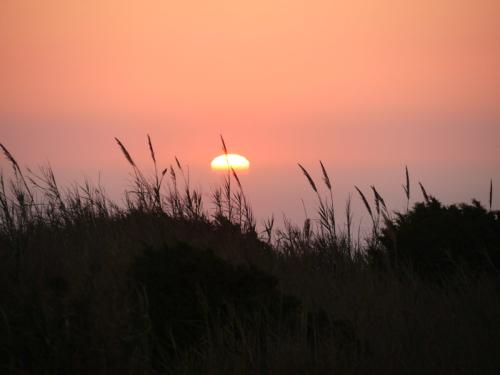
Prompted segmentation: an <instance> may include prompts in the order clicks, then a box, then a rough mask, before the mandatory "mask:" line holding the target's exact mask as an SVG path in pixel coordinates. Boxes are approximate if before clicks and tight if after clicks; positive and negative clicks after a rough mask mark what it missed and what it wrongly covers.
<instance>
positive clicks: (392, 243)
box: [372, 197, 500, 280]
mask: <svg viewBox="0 0 500 375" xmlns="http://www.w3.org/2000/svg"><path fill="white" fill-rule="evenodd" d="M380 240H381V244H382V249H379V253H378V254H377V253H375V255H378V256H379V257H380V255H381V254H384V255H386V256H388V258H389V260H390V262H391V264H393V265H403V266H405V267H411V268H413V269H414V270H415V271H416V272H417V273H418V274H419V275H420V276H422V277H424V278H427V279H433V280H439V279H443V278H447V277H450V276H453V275H455V274H456V272H457V271H460V270H463V269H467V270H468V271H471V272H472V273H474V274H481V273H483V272H493V273H497V272H498V269H499V267H500V212H499V211H487V210H486V209H485V208H484V207H483V206H481V204H480V203H479V202H478V201H476V200H473V201H472V204H466V203H463V204H460V205H450V206H445V205H443V204H442V203H441V202H439V201H438V200H437V199H436V198H433V197H431V198H429V200H428V201H427V202H425V203H417V204H415V206H414V207H413V209H411V210H410V211H408V212H407V213H397V214H396V218H395V219H394V220H393V221H392V222H390V223H389V224H388V225H386V227H385V228H384V229H383V231H382V234H381V236H380ZM373 255H374V254H373V252H372V256H373ZM379 260H380V259H379Z"/></svg>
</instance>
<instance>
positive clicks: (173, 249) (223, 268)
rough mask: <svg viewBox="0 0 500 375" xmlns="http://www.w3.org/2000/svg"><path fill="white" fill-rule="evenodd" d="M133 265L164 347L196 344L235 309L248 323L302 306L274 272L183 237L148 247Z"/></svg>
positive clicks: (159, 346)
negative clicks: (283, 290)
mask: <svg viewBox="0 0 500 375" xmlns="http://www.w3.org/2000/svg"><path fill="white" fill-rule="evenodd" d="M134 269H135V279H136V280H137V281H138V282H139V283H141V284H142V285H143V286H144V287H145V291H146V294H147V298H148V304H149V307H148V313H149V317H150V320H151V325H152V329H153V339H154V342H155V345H156V347H157V349H159V350H161V351H162V352H165V351H167V352H169V351H172V350H177V349H185V348H188V347H192V346H193V345H196V344H197V343H198V342H200V341H202V340H203V339H205V337H204V335H205V334H206V333H207V329H209V325H210V324H212V323H215V324H217V325H218V324H220V323H221V322H224V321H225V320H227V319H229V317H230V315H231V314H233V315H232V316H237V317H238V319H240V320H241V321H240V323H242V324H244V322H245V319H247V318H248V319H251V318H252V317H253V316H254V315H255V314H257V313H262V314H265V315H267V316H268V318H270V319H273V318H275V319H281V318H283V317H285V316H286V315H290V313H291V312H293V311H298V308H299V306H300V304H299V302H298V300H296V299H295V298H293V297H290V296H286V295H284V294H282V293H280V292H279V291H278V289H277V280H276V279H275V278H274V277H273V276H270V275H268V274H266V273H264V272H262V271H259V270H257V269H256V268H255V267H252V266H248V265H238V266H234V265H232V264H230V263H228V262H226V261H224V260H222V259H221V258H219V257H217V256H216V255H214V253H213V252H212V251H210V250H200V249H195V248H193V247H190V246H188V245H186V244H184V243H180V244H178V245H177V246H170V247H167V246H165V247H163V248H160V249H148V250H146V251H145V252H144V255H141V256H140V257H139V258H138V259H137V261H136V265H135V267H134Z"/></svg>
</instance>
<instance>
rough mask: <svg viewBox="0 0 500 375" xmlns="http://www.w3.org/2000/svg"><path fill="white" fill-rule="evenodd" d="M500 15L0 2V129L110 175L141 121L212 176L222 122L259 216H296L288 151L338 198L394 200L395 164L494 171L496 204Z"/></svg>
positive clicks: (405, 7)
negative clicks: (357, 191)
mask: <svg viewBox="0 0 500 375" xmlns="http://www.w3.org/2000/svg"><path fill="white" fill-rule="evenodd" d="M498 20H500V2H499V1H498V0H491V1H490V0H476V1H460V0H458V1H457V0H454V1H451V0H446V1H439V0H432V1H431V0H424V1H396V0H394V1H389V0H378V1H356V0H354V1H352V0H351V1H332V0H330V1H323V0H308V1H306V0H300V1H299V0H287V1H277V0H253V1H234V0H225V1H221V0H216V1H190V0H182V1H165V0H161V1H160V0H157V1H148V0H142V1H125V0H92V1H89V0H87V1H71V0H59V1H56V0H44V1H39V0H2V1H1V2H0V56H1V59H0V142H2V143H4V144H5V145H6V146H7V147H8V148H9V149H10V150H11V151H12V152H13V153H14V154H15V155H17V157H18V158H19V160H20V161H21V162H22V163H23V164H27V165H31V166H36V165H38V164H42V163H44V162H46V161H50V162H51V163H52V165H53V166H54V167H55V169H56V172H59V174H60V175H61V177H62V178H63V179H67V180H70V179H73V178H78V177H79V176H81V175H82V174H84V173H85V174H87V175H90V176H92V177H95V176H97V171H98V170H100V171H101V172H102V175H103V179H104V180H105V181H107V182H108V184H109V185H110V190H113V189H115V190H118V186H119V187H120V188H121V186H123V185H124V184H125V183H126V178H127V172H126V165H125V163H124V161H123V160H122V156H121V155H120V153H119V152H118V149H117V148H116V146H115V144H114V141H113V137H114V136H117V137H119V138H120V139H122V141H123V142H124V143H125V144H127V145H128V146H129V147H130V149H131V151H132V152H133V154H135V155H136V157H137V158H138V159H144V160H146V157H147V152H146V147H145V136H146V133H149V134H151V136H152V137H153V141H154V142H155V144H156V147H157V149H158V153H159V155H161V157H162V160H161V161H162V162H163V163H164V164H170V163H171V161H172V158H173V156H174V155H177V156H179V158H180V159H181V160H182V161H183V162H184V163H186V164H189V165H190V166H191V169H192V172H193V180H195V181H197V182H198V183H199V184H200V185H204V190H205V191H207V192H208V191H209V188H210V186H211V184H214V183H215V182H214V181H215V180H216V179H215V178H214V176H212V175H211V172H210V170H209V163H210V161H211V159H212V158H213V157H214V156H216V155H217V154H218V153H219V152H220V144H219V139H218V136H219V134H223V135H224V137H225V138H226V140H227V142H228V144H229V148H230V150H231V151H234V152H238V153H241V154H243V155H245V156H246V157H248V159H249V160H250V162H251V163H252V167H251V168H252V169H251V172H250V173H249V174H248V175H246V176H244V180H245V181H244V183H245V184H246V185H247V186H248V193H249V195H250V198H251V200H252V201H253V202H254V203H255V207H256V209H257V210H258V215H259V214H260V216H266V215H268V214H269V213H270V212H275V213H276V214H277V215H280V213H281V212H282V211H283V212H285V213H288V214H290V215H291V216H294V217H299V216H300V215H301V212H302V208H301V203H300V198H301V197H303V198H305V199H306V201H307V200H308V199H309V198H310V193H309V192H308V190H307V186H306V184H305V181H304V180H303V178H302V176H301V175H300V173H299V171H298V169H297V167H296V162H298V161H300V162H301V163H303V164H304V165H306V166H307V167H309V168H311V170H312V171H314V173H315V174H316V175H318V174H317V172H318V168H317V160H318V159H322V160H323V161H324V162H325V163H326V165H327V166H329V170H330V171H331V173H332V175H333V177H334V181H335V184H336V187H337V189H338V191H339V206H340V207H342V206H343V204H344V199H345V197H346V196H347V194H348V193H349V191H352V190H353V189H352V185H354V184H357V185H360V186H361V187H363V188H365V189H366V188H367V187H368V186H369V185H370V184H375V185H377V186H380V187H381V190H382V192H383V193H385V194H386V195H387V196H388V197H389V198H391V199H392V200H393V202H394V208H401V201H402V199H403V198H402V190H401V186H400V185H401V181H402V177H403V168H404V165H405V164H408V165H409V167H410V171H411V172H412V176H414V178H415V180H417V179H418V180H422V182H424V183H425V184H426V185H428V186H429V190H431V191H432V192H434V193H435V194H436V195H437V196H438V197H441V198H443V200H445V201H448V202H451V201H458V200H462V201H463V200H469V199H470V198H472V197H477V198H479V199H482V200H483V201H485V200H486V197H487V190H488V184H489V179H490V178H493V179H494V182H495V183H496V186H498V188H497V189H496V191H495V199H496V202H497V204H496V206H497V207H498V205H499V204H500V202H499V201H500V68H499V67H500V26H499V21H498ZM0 163H1V164H0V166H1V167H2V168H4V167H6V165H7V164H6V163H5V161H1V162H0ZM414 190H416V189H415V188H414ZM311 211H313V209H312V208H311Z"/></svg>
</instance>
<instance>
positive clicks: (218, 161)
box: [210, 154, 250, 171]
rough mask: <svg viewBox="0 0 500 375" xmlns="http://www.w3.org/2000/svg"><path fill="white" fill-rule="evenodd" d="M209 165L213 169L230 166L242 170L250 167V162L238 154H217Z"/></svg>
mask: <svg viewBox="0 0 500 375" xmlns="http://www.w3.org/2000/svg"><path fill="white" fill-rule="evenodd" d="M210 166H211V167H212V169H213V170H214V171H221V170H224V171H225V170H227V169H228V168H229V167H232V168H233V169H235V170H244V169H248V168H249V167H250V162H249V161H248V159H247V158H246V157H244V156H241V155H238V154H227V155H219V156H217V157H216V158H215V159H214V160H212V163H210Z"/></svg>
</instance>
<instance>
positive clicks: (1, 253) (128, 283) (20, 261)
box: [0, 141, 500, 374]
mask: <svg viewBox="0 0 500 375" xmlns="http://www.w3.org/2000/svg"><path fill="white" fill-rule="evenodd" d="M118 143H119V146H120V148H121V151H122V152H123V154H124V156H125V158H126V159H127V161H128V163H129V164H130V165H131V168H132V176H133V186H131V188H130V189H128V191H127V192H126V194H125V201H124V203H123V204H120V205H116V204H114V203H112V202H110V200H109V199H108V198H107V197H106V195H105V193H104V191H103V189H102V188H100V187H99V186H97V187H95V186H92V185H91V184H90V183H84V184H83V185H78V186H74V187H73V188H71V189H64V191H63V190H62V189H61V188H60V187H58V186H57V182H56V179H55V178H54V175H53V173H52V171H51V170H50V168H42V169H41V170H40V171H38V172H32V171H26V172H23V171H22V170H21V168H20V167H19V165H18V163H17V162H16V160H15V159H14V157H13V156H12V155H11V154H10V153H9V152H8V150H7V149H5V148H4V147H3V146H2V149H3V152H4V154H5V156H6V160H7V161H8V162H10V163H11V164H12V170H13V172H12V173H11V174H10V176H11V177H9V179H8V180H4V178H3V177H2V179H1V180H0V373H2V374H31V373H36V374H331V373H340V374H366V373H384V374H396V373H404V374H424V373H433V374H498V373H500V356H499V355H498V353H499V352H500V319H499V317H500V298H499V297H500V273H499V269H500V213H499V212H498V211H492V210H491V198H490V202H489V203H490V207H489V209H486V208H484V207H482V206H481V205H480V204H479V203H478V202H475V201H474V202H473V203H472V204H462V205H458V206H455V205H452V206H444V205H442V204H441V203H440V202H439V201H438V200H437V199H436V198H434V197H432V196H430V195H429V194H428V193H427V192H426V191H425V189H424V188H423V186H421V190H422V194H423V197H424V201H423V203H417V204H416V205H415V206H414V207H413V208H411V209H408V210H407V211H406V212H403V213H392V212H390V211H389V210H388V208H387V207H386V205H385V202H384V200H383V198H382V196H381V195H380V194H379V193H378V192H377V190H376V189H375V188H372V193H373V197H374V199H373V203H372V200H371V199H368V198H367V196H366V195H365V193H363V192H362V191H361V190H360V189H358V188H356V189H358V193H359V195H360V199H361V200H362V201H363V202H364V204H365V207H366V209H367V212H368V214H369V216H370V218H371V220H372V224H373V225H372V233H371V235H370V236H368V237H367V238H366V239H364V240H358V239H357V233H353V230H352V215H351V212H350V202H347V205H346V209H345V212H344V213H343V215H344V216H345V217H346V218H345V220H344V221H345V222H346V223H347V224H346V225H345V226H342V229H340V228H339V227H340V226H339V225H338V224H337V223H336V216H338V215H337V213H336V211H335V207H334V205H333V194H332V184H331V181H330V179H329V177H328V174H327V173H326V170H325V169H324V168H323V165H321V168H322V177H323V183H322V186H323V185H324V186H326V194H322V193H321V192H320V187H319V186H318V185H317V184H316V182H315V181H314V180H313V178H312V177H311V176H310V175H309V173H308V172H307V171H306V170H305V169H303V168H302V167H301V168H302V171H303V173H304V174H305V176H306V178H307V180H308V182H309V184H310V185H311V187H312V189H313V191H314V193H316V194H317V197H318V220H313V221H311V220H309V219H308V220H306V221H305V223H304V225H301V226H300V227H297V226H294V225H292V224H290V223H286V224H285V226H284V228H282V229H280V230H275V229H273V222H272V220H270V221H268V222H267V223H266V224H265V228H264V231H263V232H262V233H257V231H256V226H255V222H254V219H253V216H252V212H251V209H250V207H249V205H248V203H247V201H246V198H245V196H244V194H243V189H242V187H241V186H240V183H239V180H238V176H237V175H236V174H235V173H234V171H229V173H228V176H227V178H226V181H225V184H224V186H222V188H221V189H219V190H217V191H215V192H214V193H213V196H212V198H211V202H210V203H211V205H212V206H211V207H207V208H205V207H204V206H203V200H202V197H201V195H200V194H199V193H198V192H197V191H195V190H192V189H191V188H190V186H189V177H188V176H186V175H185V173H184V170H183V168H182V165H181V163H180V162H179V161H178V160H177V159H176V162H175V166H173V167H169V168H167V169H165V170H159V169H158V168H157V166H156V160H155V154H154V149H153V147H152V145H151V142H150V141H149V147H150V153H151V158H152V161H153V163H154V170H155V172H154V174H153V176H152V177H146V176H145V175H144V174H143V172H141V171H140V170H139V168H137V166H136V164H135V162H134V160H133V158H132V157H131V156H130V154H129V153H128V152H127V150H126V148H125V147H124V146H123V145H122V144H121V143H120V142H119V141H118ZM224 151H226V150H225V145H224ZM404 189H405V193H406V195H407V198H408V200H410V181H409V176H408V173H407V181H406V184H405V187H404Z"/></svg>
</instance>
